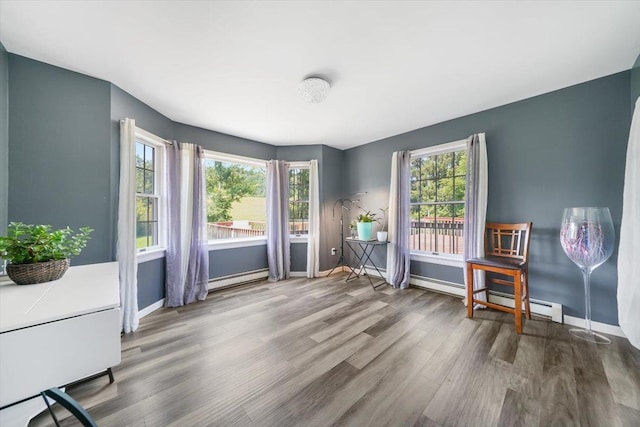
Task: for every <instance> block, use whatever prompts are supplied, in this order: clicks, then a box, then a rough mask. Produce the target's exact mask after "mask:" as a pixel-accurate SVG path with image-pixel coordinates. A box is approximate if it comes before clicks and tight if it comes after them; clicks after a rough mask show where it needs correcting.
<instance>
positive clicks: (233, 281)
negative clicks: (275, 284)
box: [207, 269, 269, 290]
mask: <svg viewBox="0 0 640 427" xmlns="http://www.w3.org/2000/svg"><path fill="white" fill-rule="evenodd" d="M268 277H269V270H266V269H265V270H256V271H252V272H248V273H243V274H236V275H232V276H224V277H216V278H215V279H211V280H209V286H208V287H207V289H208V290H213V289H221V288H228V287H230V286H235V285H238V284H241V283H246V282H254V281H256V280H263V279H266V278H268Z"/></svg>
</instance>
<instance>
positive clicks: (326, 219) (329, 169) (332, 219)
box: [320, 145, 349, 271]
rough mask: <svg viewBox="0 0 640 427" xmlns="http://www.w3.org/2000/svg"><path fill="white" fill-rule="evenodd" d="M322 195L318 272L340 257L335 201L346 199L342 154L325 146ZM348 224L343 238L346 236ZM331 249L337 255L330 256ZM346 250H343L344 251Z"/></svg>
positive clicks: (338, 225) (337, 213) (338, 209)
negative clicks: (335, 250) (333, 249)
mask: <svg viewBox="0 0 640 427" xmlns="http://www.w3.org/2000/svg"><path fill="white" fill-rule="evenodd" d="M321 172H322V175H321V178H322V184H321V187H322V193H320V271H324V270H329V269H331V268H333V267H334V266H335V265H336V262H338V260H339V257H340V207H339V206H338V207H337V208H336V210H335V216H334V209H333V207H334V205H335V202H336V200H338V199H340V198H342V197H347V196H348V194H346V191H345V190H346V186H345V184H344V181H343V173H344V152H343V151H341V150H337V149H335V148H332V147H328V146H326V145H323V146H322V171H321ZM348 231H349V229H348V223H346V225H345V236H348V234H347V233H348ZM331 248H336V249H337V252H336V253H337V255H331ZM347 250H348V249H347V248H345V251H347Z"/></svg>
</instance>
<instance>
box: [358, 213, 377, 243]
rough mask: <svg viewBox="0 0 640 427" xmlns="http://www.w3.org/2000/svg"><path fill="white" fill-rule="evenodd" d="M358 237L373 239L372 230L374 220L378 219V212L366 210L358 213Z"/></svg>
mask: <svg viewBox="0 0 640 427" xmlns="http://www.w3.org/2000/svg"><path fill="white" fill-rule="evenodd" d="M357 219H358V223H357V226H358V239H360V240H371V231H372V229H373V221H375V219H376V214H374V213H371V212H370V211H365V212H364V213H361V214H360V215H358V218H357Z"/></svg>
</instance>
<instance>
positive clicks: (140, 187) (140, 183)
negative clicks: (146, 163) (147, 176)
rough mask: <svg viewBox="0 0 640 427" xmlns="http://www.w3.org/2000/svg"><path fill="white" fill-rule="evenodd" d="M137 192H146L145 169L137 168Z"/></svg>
mask: <svg viewBox="0 0 640 427" xmlns="http://www.w3.org/2000/svg"><path fill="white" fill-rule="evenodd" d="M136 193H144V170H143V169H138V168H136Z"/></svg>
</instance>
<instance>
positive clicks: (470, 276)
mask: <svg viewBox="0 0 640 427" xmlns="http://www.w3.org/2000/svg"><path fill="white" fill-rule="evenodd" d="M467 317H468V318H469V319H472V318H473V264H469V263H467Z"/></svg>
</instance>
